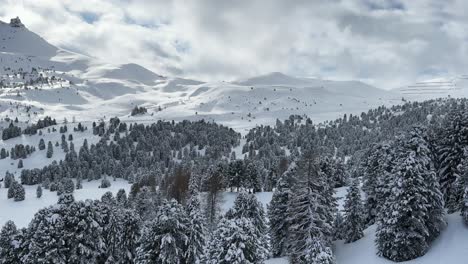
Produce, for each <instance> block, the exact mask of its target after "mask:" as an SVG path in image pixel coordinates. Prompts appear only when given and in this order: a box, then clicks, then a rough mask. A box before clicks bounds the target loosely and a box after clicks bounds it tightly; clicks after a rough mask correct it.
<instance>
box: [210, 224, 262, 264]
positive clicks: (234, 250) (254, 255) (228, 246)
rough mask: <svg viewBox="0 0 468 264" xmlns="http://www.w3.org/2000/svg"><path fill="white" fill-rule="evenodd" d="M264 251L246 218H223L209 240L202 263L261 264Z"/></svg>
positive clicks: (253, 228)
mask: <svg viewBox="0 0 468 264" xmlns="http://www.w3.org/2000/svg"><path fill="white" fill-rule="evenodd" d="M264 251H265V249H264V248H263V245H262V243H261V240H260V239H259V238H258V237H257V236H256V232H255V227H254V226H253V224H252V222H251V221H249V220H248V219H246V218H234V219H226V218H223V219H221V221H220V222H219V224H218V227H217V228H216V231H215V233H214V234H213V237H212V238H211V240H210V242H209V244H208V247H207V250H206V256H205V259H204V261H203V263H206V264H232V263H234V264H242V263H263V260H264V257H265V255H264V254H263V252H264Z"/></svg>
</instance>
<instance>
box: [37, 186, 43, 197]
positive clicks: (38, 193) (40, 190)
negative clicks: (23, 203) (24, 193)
mask: <svg viewBox="0 0 468 264" xmlns="http://www.w3.org/2000/svg"><path fill="white" fill-rule="evenodd" d="M36 197H37V198H41V197H42V187H41V185H38V186H37V189H36Z"/></svg>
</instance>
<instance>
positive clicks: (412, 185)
mask: <svg viewBox="0 0 468 264" xmlns="http://www.w3.org/2000/svg"><path fill="white" fill-rule="evenodd" d="M421 133H422V132H421V129H418V128H416V129H414V130H413V131H412V132H411V133H410V134H409V135H408V136H407V137H406V138H400V139H399V141H398V142H397V146H396V147H397V148H398V155H397V162H396V164H397V166H396V167H395V168H394V171H393V174H394V178H395V180H396V181H395V183H394V184H393V185H392V195H391V196H390V197H389V199H388V200H387V202H386V204H385V210H384V211H383V213H382V217H381V219H379V221H378V225H377V232H376V237H377V238H376V243H377V248H378V252H379V254H380V255H382V256H384V257H386V258H388V259H391V260H394V261H405V260H410V259H414V258H417V257H419V256H422V255H424V254H425V253H426V251H427V250H428V248H429V243H430V242H431V241H432V240H433V239H434V238H435V237H437V235H438V234H439V233H440V229H441V227H442V225H443V224H444V219H443V216H444V212H443V203H442V195H441V193H440V191H438V184H437V180H436V177H435V174H434V171H433V168H432V166H431V163H430V158H429V155H428V152H429V150H428V148H427V144H426V143H425V141H424V140H423V138H422V136H421Z"/></svg>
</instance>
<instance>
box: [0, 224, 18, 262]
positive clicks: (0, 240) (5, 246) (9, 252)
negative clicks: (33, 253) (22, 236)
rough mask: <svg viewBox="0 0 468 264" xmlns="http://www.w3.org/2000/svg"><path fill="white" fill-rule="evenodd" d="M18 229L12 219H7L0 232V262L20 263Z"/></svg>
mask: <svg viewBox="0 0 468 264" xmlns="http://www.w3.org/2000/svg"><path fill="white" fill-rule="evenodd" d="M20 243H21V241H20V240H19V231H18V230H17V229H16V225H15V223H13V221H7V222H6V223H5V225H4V226H3V227H2V230H1V232H0V263H1V264H15V263H21V260H20V253H21V252H20V251H21V248H20V247H19V245H20Z"/></svg>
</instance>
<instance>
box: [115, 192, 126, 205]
mask: <svg viewBox="0 0 468 264" xmlns="http://www.w3.org/2000/svg"><path fill="white" fill-rule="evenodd" d="M115 200H116V202H117V204H118V205H120V206H122V207H125V206H126V205H127V193H126V192H125V190H124V189H120V190H118V191H117V194H116V195H115Z"/></svg>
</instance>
